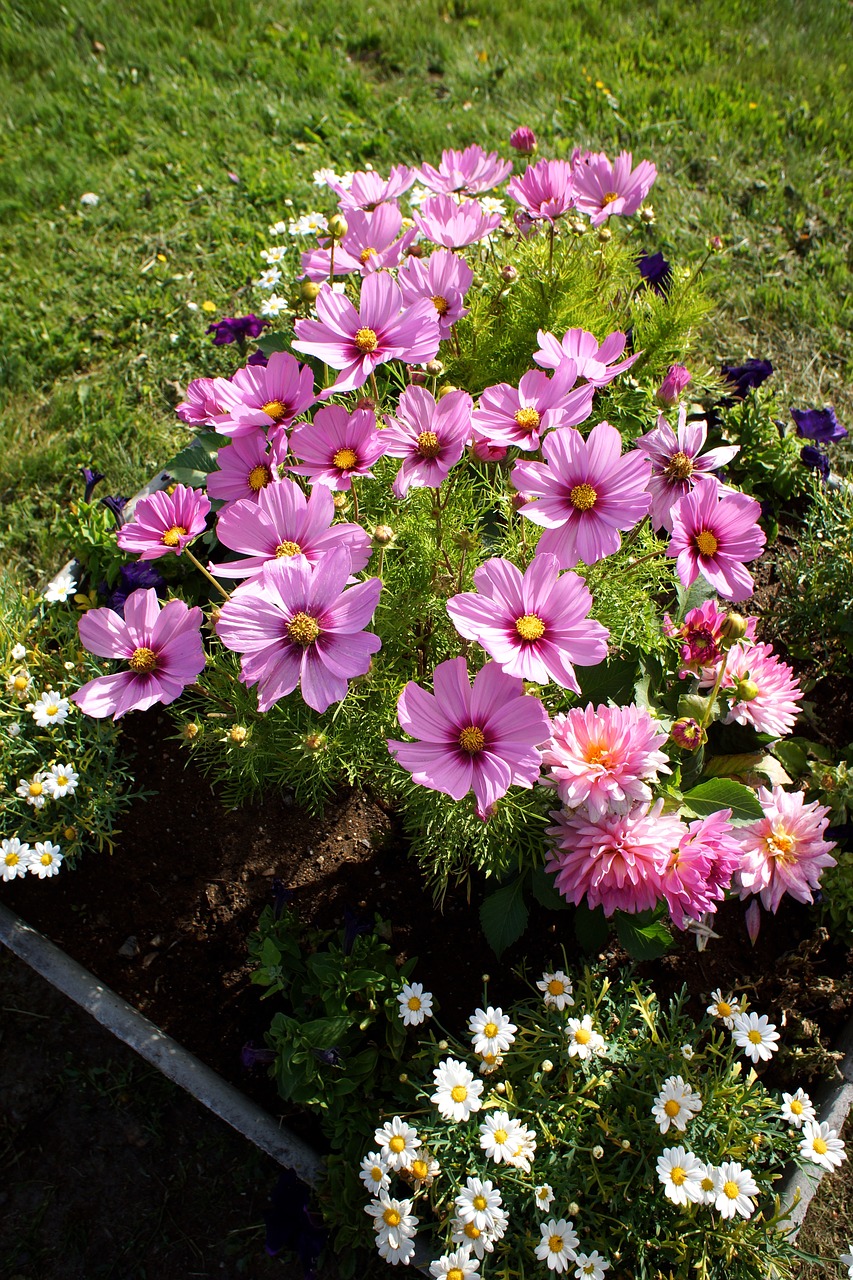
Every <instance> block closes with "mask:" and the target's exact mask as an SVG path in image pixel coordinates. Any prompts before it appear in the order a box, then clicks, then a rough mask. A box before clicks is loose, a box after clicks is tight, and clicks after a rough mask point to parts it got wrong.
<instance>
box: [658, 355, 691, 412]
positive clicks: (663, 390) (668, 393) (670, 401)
mask: <svg viewBox="0 0 853 1280" xmlns="http://www.w3.org/2000/svg"><path fill="white" fill-rule="evenodd" d="M692 380H693V374H692V373H691V372H690V370H689V369H685V367H684V365H683V364H671V365H670V366H669V368H668V369H667V371H666V377H665V378H664V380H663V382H662V383H661V384H660V386H659V387H658V389H657V398H658V400H659V401H660V402H661V404H665V405H674V404H677V403H678V398H679V396H680V395H681V393H682V391H684V390H685V388H686V387H687V386H689V384H690V383H691V382H692Z"/></svg>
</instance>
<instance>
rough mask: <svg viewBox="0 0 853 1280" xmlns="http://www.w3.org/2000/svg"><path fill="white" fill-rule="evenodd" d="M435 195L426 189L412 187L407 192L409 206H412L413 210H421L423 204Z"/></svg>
mask: <svg viewBox="0 0 853 1280" xmlns="http://www.w3.org/2000/svg"><path fill="white" fill-rule="evenodd" d="M433 194H434V192H432V191H427V189H426V187H418V186H415V187H410V188H409V190H408V191H407V192H406V199H407V200H408V201H409V204H410V205H411V206H412V208H413V209H419V208H420V207H421V205H422V204H423V202H424V200H429V199H431V197H432V196H433Z"/></svg>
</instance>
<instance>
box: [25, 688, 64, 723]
mask: <svg viewBox="0 0 853 1280" xmlns="http://www.w3.org/2000/svg"><path fill="white" fill-rule="evenodd" d="M70 707H71V703H70V702H69V701H68V699H67V698H63V697H62V696H61V695H60V694H58V693H57V692H56V690H55V689H46V690H45V691H44V693H43V694H41V696H40V697H38V698H37V699H36V701H35V702H34V703H33V705H32V712H33V719H34V720H35V722H36V724H37V725H38V726H39V728H40V729H48V728H51V727H52V726H53V725H55V724H62V722H63V721H64V720H67V719H68V711H69V709H70Z"/></svg>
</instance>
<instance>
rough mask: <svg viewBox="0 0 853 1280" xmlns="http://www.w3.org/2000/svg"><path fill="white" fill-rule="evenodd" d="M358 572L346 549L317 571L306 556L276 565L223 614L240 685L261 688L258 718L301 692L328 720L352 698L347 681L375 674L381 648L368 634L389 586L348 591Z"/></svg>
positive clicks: (373, 584)
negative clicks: (334, 708)
mask: <svg viewBox="0 0 853 1280" xmlns="http://www.w3.org/2000/svg"><path fill="white" fill-rule="evenodd" d="M351 572H352V562H351V560H350V556H349V552H348V551H346V550H345V549H343V548H341V549H335V550H333V551H329V552H328V554H327V555H325V556H324V557H323V559H322V561H321V562H320V564H319V565H318V566H317V568H316V569H314V568H312V567H311V565H310V564H309V563H308V561H307V560H306V559H305V558H304V557H303V556H294V557H293V558H288V559H281V560H276V561H274V562H270V563H269V564H265V565H264V567H263V568H262V569H261V572H260V574H259V576H258V577H257V578H255V579H254V580H253V581H252V582H247V583H244V585H243V586H242V587H241V588H240V590H239V592H237V593H235V595H234V596H232V598H231V599H230V600H229V601H227V603H226V604H224V605H223V606H222V612H221V614H220V616H219V621H218V622H217V624H216V633H217V635H218V636H219V638H220V640H221V641H222V643H223V644H224V645H225V646H226V648H228V649H233V650H234V651H235V652H236V653H240V654H242V655H243V656H242V658H241V664H240V665H241V667H242V672H243V674H242V675H241V677H240V679H241V680H242V681H243V683H244V684H246V685H250V686H251V685H255V684H256V685H257V686H258V710H259V711H261V712H263V711H268V710H269V708H270V707H271V706H273V704H274V703H276V702H278V701H279V699H280V698H284V697H286V695H287V694H289V693H292V692H293V690H294V689H295V688H296V686H297V684H298V685H300V687H301V691H302V697H303V698H304V700H305V702H306V703H307V704H308V706H309V707H312V708H313V710H314V711H317V712H323V711H325V710H326V709H327V708H328V707H330V706H331V705H332V703H333V702H340V701H341V700H342V699H343V698H345V697H346V694H347V688H348V686H347V681H348V680H351V679H352V678H353V677H354V676H363V675H364V674H365V672H366V671H367V670H368V669H369V667H370V659H371V655H372V654H374V653H376V652H377V651H378V650H379V649H380V648H381V641H380V639H379V637H378V636H375V635H373V634H372V633H371V632H367V633H365V632H364V630H363V628H364V627H366V626H367V624H368V622H369V621H370V619H371V618H372V617H373V614H374V612H375V610H376V605H377V603H378V601H379V593H380V591H381V590H382V583H381V581H380V580H379V578H368V580H367V581H366V582H359V583H357V584H356V585H355V586H353V587H349V588H348V589H347V590H344V586H345V584H346V581H347V579H348V578H349V576H350V573H351Z"/></svg>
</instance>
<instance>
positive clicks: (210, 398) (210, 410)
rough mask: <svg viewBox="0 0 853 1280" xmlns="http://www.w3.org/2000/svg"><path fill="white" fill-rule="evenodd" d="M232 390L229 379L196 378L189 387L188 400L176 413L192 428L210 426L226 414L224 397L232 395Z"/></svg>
mask: <svg viewBox="0 0 853 1280" xmlns="http://www.w3.org/2000/svg"><path fill="white" fill-rule="evenodd" d="M230 388H231V384H230V383H229V381H228V379H227V378H196V379H195V380H194V381H193V382H191V383H190V384H189V386H188V387H187V398H186V400H184V401H183V402H182V403H181V404H179V405H178V406H177V408H176V409H175V413H176V414H177V415H178V417H179V418H180V419H181V421H182V422H186V423H188V424H189V425H190V426H193V427H201V426H208V425H210V424H211V423H214V422H215V419H216V418H217V416H218V415H219V414H221V413H224V412H225V409H224V407H223V402H222V397H223V395H225V396H228V395H230Z"/></svg>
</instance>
